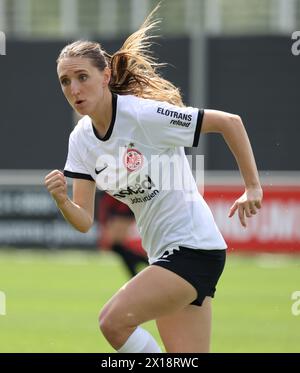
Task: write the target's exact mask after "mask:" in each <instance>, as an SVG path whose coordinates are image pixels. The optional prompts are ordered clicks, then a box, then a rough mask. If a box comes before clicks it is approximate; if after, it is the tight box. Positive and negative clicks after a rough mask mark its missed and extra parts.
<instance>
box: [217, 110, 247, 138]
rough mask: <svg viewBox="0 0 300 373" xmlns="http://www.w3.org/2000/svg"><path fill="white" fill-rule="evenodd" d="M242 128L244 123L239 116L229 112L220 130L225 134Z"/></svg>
mask: <svg viewBox="0 0 300 373" xmlns="http://www.w3.org/2000/svg"><path fill="white" fill-rule="evenodd" d="M243 128H244V124H243V121H242V119H241V117H240V116H239V115H236V114H229V115H228V116H227V118H226V122H225V125H224V126H223V127H222V130H223V131H221V132H223V135H226V134H228V133H232V132H237V131H238V132H239V131H240V130H242V129H243Z"/></svg>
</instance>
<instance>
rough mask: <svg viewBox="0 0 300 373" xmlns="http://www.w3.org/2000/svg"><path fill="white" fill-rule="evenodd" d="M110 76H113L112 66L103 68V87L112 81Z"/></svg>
mask: <svg viewBox="0 0 300 373" xmlns="http://www.w3.org/2000/svg"><path fill="white" fill-rule="evenodd" d="M110 77H111V70H110V68H108V67H106V68H105V69H104V70H103V88H104V87H107V86H108V84H109V82H110Z"/></svg>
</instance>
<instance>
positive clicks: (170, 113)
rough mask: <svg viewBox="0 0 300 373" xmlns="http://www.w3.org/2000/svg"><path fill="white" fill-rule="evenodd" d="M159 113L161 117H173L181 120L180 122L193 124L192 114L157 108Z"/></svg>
mask: <svg viewBox="0 0 300 373" xmlns="http://www.w3.org/2000/svg"><path fill="white" fill-rule="evenodd" d="M157 113H158V114H161V115H165V116H167V117H171V118H174V119H180V120H184V121H188V122H191V120H192V119H193V116H192V114H184V113H178V111H174V110H169V109H164V108H162V107H158V108H157ZM173 124H174V123H173Z"/></svg>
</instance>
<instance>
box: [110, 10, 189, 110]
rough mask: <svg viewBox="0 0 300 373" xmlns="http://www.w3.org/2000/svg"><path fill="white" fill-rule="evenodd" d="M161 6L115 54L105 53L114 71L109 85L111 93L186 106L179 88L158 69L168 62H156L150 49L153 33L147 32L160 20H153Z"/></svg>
mask: <svg viewBox="0 0 300 373" xmlns="http://www.w3.org/2000/svg"><path fill="white" fill-rule="evenodd" d="M158 7H159V6H157V7H156V8H155V9H154V10H153V11H152V12H151V13H150V15H149V16H148V17H147V18H146V20H145V21H144V23H143V24H142V26H141V27H140V28H139V30H137V31H136V32H134V33H133V34H132V35H130V36H129V37H128V38H127V40H126V41H125V43H124V44H123V46H122V47H121V48H120V49H119V50H118V51H117V52H116V53H114V54H113V55H112V56H110V55H108V54H107V53H106V58H107V60H108V64H109V66H110V68H111V72H112V75H111V81H110V84H109V86H110V89H111V91H112V92H115V93H118V94H120V95H134V96H138V97H143V98H150V99H154V100H157V101H166V102H169V103H171V104H174V105H178V106H184V104H183V102H182V97H181V94H180V91H179V89H178V88H176V87H175V86H174V85H173V84H172V83H171V82H169V81H168V80H166V79H164V78H162V77H161V76H160V74H159V73H158V71H157V69H158V68H160V67H162V66H165V65H166V64H161V63H157V62H156V59H155V58H154V57H153V55H152V53H151V51H150V50H149V48H150V47H151V45H152V43H151V39H153V36H149V35H148V32H149V31H152V30H153V29H154V28H155V27H156V26H157V25H158V24H159V23H160V20H153V14H154V13H155V12H156V11H157V9H158Z"/></svg>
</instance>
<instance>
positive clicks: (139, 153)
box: [45, 12, 262, 353]
mask: <svg viewBox="0 0 300 373" xmlns="http://www.w3.org/2000/svg"><path fill="white" fill-rule="evenodd" d="M152 14H153V12H152V13H151V15H150V16H149V17H148V18H147V20H146V21H145V22H144V24H143V25H142V26H141V28H140V29H139V30H138V31H137V32H135V33H134V34H133V35H131V36H130V37H129V38H128V39H127V40H126V41H125V43H124V45H123V46H122V47H121V49H120V50H119V51H117V52H116V53H114V54H113V55H109V54H107V53H106V52H105V51H104V50H103V49H102V47H101V46H100V44H98V43H94V42H86V41H77V42H74V43H72V44H69V45H67V46H66V47H65V48H64V49H63V50H62V51H61V53H60V55H59V57H58V60H57V63H58V65H57V73H58V77H59V80H60V83H61V87H62V91H63V93H64V95H65V97H66V99H67V100H68V102H69V103H70V105H71V106H72V107H73V108H74V109H75V110H77V111H78V112H79V113H80V114H82V115H85V116H84V117H83V119H81V120H80V121H79V123H78V124H77V126H76V127H75V129H74V131H73V132H72V133H71V135H70V139H69V151H68V157H67V162H66V166H65V170H64V174H63V173H62V172H60V171H58V170H54V171H52V172H50V173H49V174H48V175H47V176H46V177H45V184H46V187H47V188H48V190H49V192H50V193H51V195H52V197H53V198H54V200H55V201H56V203H57V206H58V208H59V209H60V210H61V212H62V214H63V216H64V217H65V219H66V220H67V221H68V222H70V224H71V225H73V226H74V228H75V229H77V230H79V231H81V232H87V231H88V230H89V228H90V227H91V226H92V224H93V217H94V198H95V189H96V185H97V186H98V187H99V188H100V189H103V190H105V191H107V192H108V193H109V194H110V195H112V196H113V197H114V198H116V199H118V200H119V201H122V202H124V203H126V204H127V205H128V206H129V207H130V208H131V209H132V211H133V212H134V215H135V218H136V221H137V226H138V228H139V231H140V233H141V237H142V245H143V247H144V248H145V250H146V251H147V255H148V259H149V263H150V265H149V266H148V267H146V268H145V269H143V270H142V271H141V272H140V273H139V274H138V275H136V276H135V277H134V278H132V279H131V280H130V281H129V282H127V283H126V284H125V285H124V286H123V287H122V288H121V289H120V290H119V291H118V292H117V293H116V294H115V295H114V296H113V297H112V298H111V299H110V300H109V301H108V303H107V304H106V305H105V306H104V307H103V309H102V311H101V313H100V316H99V326H100V329H101V331H102V333H103V334H104V336H105V338H106V339H107V340H108V342H109V343H110V344H111V346H113V348H114V349H115V350H117V351H118V352H123V353H127V352H143V353H151V352H160V351H161V349H160V347H159V345H158V344H157V342H156V341H155V339H154V338H153V337H152V336H151V335H150V333H148V332H147V331H146V330H145V329H143V328H142V327H141V326H140V325H141V324H143V323H144V322H146V321H149V320H156V324H157V327H158V330H159V333H160V336H161V338H162V341H163V343H164V346H165V350H166V351H167V352H208V351H209V348H210V335H211V312H212V311H211V309H212V297H214V294H215V290H216V285H217V283H218V280H219V278H220V276H221V274H222V272H223V268H224V265H225V257H226V243H225V241H224V239H223V237H222V235H221V233H220V231H219V230H218V228H217V226H216V224H215V221H214V219H213V217H212V214H211V211H210V210H209V208H208V206H207V204H206V203H205V201H204V199H203V198H202V196H201V195H200V193H199V192H198V188H197V185H196V183H195V180H194V178H193V176H192V173H191V170H190V167H189V164H188V162H187V159H186V156H185V153H184V147H190V146H197V145H198V142H199V136H200V133H201V132H202V133H212V132H216V133H220V134H221V135H222V136H223V137H224V139H225V141H226V143H227V144H228V146H229V148H230V149H231V151H232V153H233V155H234V156H235V158H236V161H237V163H238V165H239V168H240V171H241V174H242V177H243V179H244V183H245V192H244V193H243V194H242V196H241V197H240V198H238V199H237V200H236V201H235V202H234V204H233V205H232V207H231V209H230V212H229V216H230V217H231V216H233V215H234V214H235V212H236V211H237V212H238V216H239V219H240V222H241V224H242V225H243V226H244V227H245V226H246V217H247V218H250V217H252V215H255V214H256V213H257V211H258V209H259V208H260V207H261V202H262V189H261V186H260V181H259V177H258V172H257V167H256V163H255V159H254V156H253V152H252V149H251V145H250V142H249V139H248V136H247V133H246V131H245V128H244V125H243V123H242V120H241V118H240V117H239V116H237V115H234V114H230V113H226V112H220V111H215V110H207V109H205V110H202V109H198V108H192V107H186V106H185V105H184V104H183V102H182V98H181V95H180V92H179V90H178V89H177V88H176V87H175V86H174V85H173V84H172V83H171V82H169V81H167V80H165V79H163V78H162V77H161V76H160V75H159V73H158V71H157V68H158V67H159V65H158V64H157V63H156V62H155V60H154V58H153V57H152V56H151V54H150V53H149V46H150V42H149V36H147V33H148V31H150V30H152V28H153V27H154V26H156V25H157V21H152ZM153 155H155V157H154V158H152V156H153ZM173 156H174V158H175V163H176V164H175V166H176V167H174V170H175V176H174V178H175V180H176V181H179V182H183V185H184V186H185V187H182V188H179V189H178V190H176V189H175V188H165V189H163V188H160V187H159V185H160V180H159V178H158V177H156V176H157V175H156V176H155V175H153V174H152V173H151V174H149V172H148V169H147V168H146V163H147V160H148V161H149V160H150V159H151V164H152V163H155V162H156V161H157V159H158V160H159V161H160V160H162V159H164V160H165V161H163V162H162V163H161V164H160V166H159V167H160V171H162V175H165V174H166V173H167V172H168V171H169V167H170V164H169V163H168V162H167V161H166V158H171V157H173ZM175 156H177V157H175ZM115 160H116V161H115ZM145 170H146V171H145ZM113 175H114V176H115V177H116V178H117V181H118V183H114V182H112V181H111V180H113V179H114V178H113ZM65 176H67V177H73V178H74V183H73V200H71V199H70V198H69V197H68V195H67V188H66V179H65ZM107 179H108V180H110V181H107ZM125 179H126V180H127V181H128V182H127V183H124V180H125Z"/></svg>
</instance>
